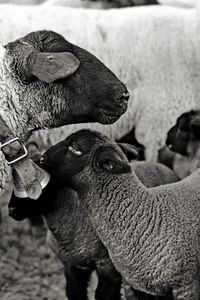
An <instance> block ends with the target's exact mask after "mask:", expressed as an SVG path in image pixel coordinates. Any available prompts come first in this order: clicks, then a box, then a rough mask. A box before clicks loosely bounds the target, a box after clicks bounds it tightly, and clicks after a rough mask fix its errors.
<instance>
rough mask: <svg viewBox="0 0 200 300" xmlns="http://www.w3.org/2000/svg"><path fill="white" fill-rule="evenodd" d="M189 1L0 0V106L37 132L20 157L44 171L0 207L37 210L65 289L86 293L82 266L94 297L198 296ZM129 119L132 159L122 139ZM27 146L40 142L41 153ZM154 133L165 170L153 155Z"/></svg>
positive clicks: (199, 237) (195, 55) (20, 213)
mask: <svg viewBox="0 0 200 300" xmlns="http://www.w3.org/2000/svg"><path fill="white" fill-rule="evenodd" d="M160 2H162V1H160ZM163 2H164V0H163ZM191 7H192V8H190V9H188V8H187V9H186V8H177V7H170V6H164V5H163V6H162V5H160V6H159V5H158V6H148V7H138V8H137V7H134V8H124V9H118V10H116V9H110V10H89V9H88V10H87V9H82V8H79V9H75V8H67V7H62V5H61V6H57V5H55V6H54V4H52V3H45V4H43V5H40V6H21V7H18V6H14V5H1V9H0V22H1V24H2V26H3V28H5V30H2V31H1V32H0V43H1V44H2V45H3V44H5V45H4V46H1V47H0V78H1V84H0V90H1V96H0V103H1V108H0V116H1V118H2V119H3V121H4V122H5V123H6V125H7V126H8V127H9V128H10V129H11V130H12V132H13V134H15V135H16V136H18V137H19V138H20V140H21V141H22V142H26V141H27V140H28V138H29V137H30V136H31V134H32V133H33V132H34V131H37V132H36V133H35V134H34V135H33V136H32V137H31V141H33V140H34V141H37V142H36V143H35V142H30V143H33V144H32V146H33V153H32V154H29V155H30V158H32V159H33V160H34V161H35V163H34V162H32V165H33V166H34V167H35V168H37V165H38V164H39V166H40V167H42V168H43V169H44V170H45V171H46V172H48V173H49V174H50V176H51V177H50V180H49V182H46V183H45V185H44V186H43V192H42V194H41V196H40V197H39V199H38V200H33V199H31V198H30V197H28V195H27V194H26V195H25V196H23V197H22V198H21V197H20V196H19V195H20V193H18V194H17V193H13V194H12V197H11V200H10V202H9V215H10V216H11V217H12V218H14V219H15V220H23V219H25V218H30V217H33V216H37V215H43V218H44V220H45V223H46V225H47V228H48V232H47V242H48V244H49V246H50V248H52V250H53V251H54V252H55V253H56V255H57V256H58V258H59V259H60V260H61V262H62V263H63V266H64V273H65V277H66V282H67V285H66V295H67V297H68V299H69V300H78V299H83V300H85V299H88V296H87V288H88V281H89V278H90V276H91V273H92V272H93V271H96V273H97V276H98V284H97V288H96V291H95V298H96V299H99V300H103V299H113V300H114V299H121V288H122V287H123V290H124V293H125V295H124V297H125V298H126V299H127V300H131V299H133V300H137V299H154V298H156V299H157V298H159V299H160V298H161V299H163V298H165V299H175V300H179V299H182V300H199V299H200V276H199V273H200V259H199V250H200V216H199V211H200V196H199V195H200V171H199V161H200V157H199V151H200V150H199V149H200V147H199V145H200V101H199V99H198V95H199V92H200V90H199V79H200V75H199V65H200V64H199V46H200V40H199V38H198V35H199V32H200V1H199V0H198V1H196V4H195V2H193V4H192V5H191ZM11 15H12V18H10V16H11ZM77 20H79V22H77ZM44 29H45V30H44ZM29 32H31V33H29ZM56 32H59V34H58V33H56ZM16 38H17V40H15V39H16ZM13 40H14V41H13ZM11 41H13V42H11ZM77 45H78V46H77ZM79 46H80V47H82V48H80V47H79ZM93 54H94V55H95V56H94V55H93ZM97 57H98V58H97ZM102 62H103V63H102ZM104 63H105V65H104ZM126 87H127V88H126ZM128 91H129V92H130V95H129V92H128ZM129 96H130V99H129ZM128 99H129V100H128ZM89 122H91V123H89ZM95 122H97V123H95ZM78 123H82V124H78ZM83 123H84V124H83ZM69 124H72V125H69ZM63 125H67V126H64V127H62V128H57V129H53V130H48V131H47V130H46V129H47V128H48V129H50V128H54V127H60V126H63ZM83 128H84V129H83ZM44 129H45V130H44ZM133 129H134V134H135V136H133V140H135V139H136V140H137V142H139V143H140V144H141V145H142V146H143V147H144V149H145V151H144V155H145V159H146V160H145V161H142V162H140V161H136V160H137V159H138V151H137V149H136V148H135V147H134V146H133V145H128V144H124V143H121V142H120V139H123V137H124V136H125V135H127V134H129V133H130V132H131V133H132V132H133ZM38 130H39V131H38ZM41 130H42V131H41ZM66 137H67V138H66ZM5 138H7V136H5V132H3V133H1V134H0V140H1V143H2V140H4V139H5ZM114 140H117V142H115V141H114ZM57 142H58V143H57ZM38 144H39V147H40V148H42V149H44V148H47V147H49V146H51V147H50V148H49V149H48V150H47V151H46V152H45V154H44V155H43V156H42V154H41V152H40V151H39V149H38ZM165 144H167V145H168V147H169V148H170V149H171V150H172V151H173V152H174V153H176V154H173V163H172V164H171V163H170V165H171V166H172V169H173V170H172V169H170V168H168V167H167V166H165V165H163V164H161V163H158V162H157V161H158V159H159V150H160V149H162V148H164V147H165ZM52 145H54V146H52ZM0 155H1V162H0V173H1V184H0V189H1V191H0V192H1V193H2V192H3V191H4V190H5V189H6V187H7V184H8V183H9V181H10V178H11V168H10V167H9V166H8V164H7V162H6V160H5V158H4V156H3V153H2V152H1V153H0ZM39 160H40V163H39ZM180 179H181V180H180ZM16 188H17V187H15V189H16Z"/></svg>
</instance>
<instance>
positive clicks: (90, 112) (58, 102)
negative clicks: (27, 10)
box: [0, 31, 129, 132]
mask: <svg viewBox="0 0 200 300" xmlns="http://www.w3.org/2000/svg"><path fill="white" fill-rule="evenodd" d="M2 64H3V68H4V70H3V71H2V72H1V73H0V75H1V77H3V74H4V77H6V78H4V83H5V85H6V84H7V85H8V84H9V86H10V87H11V89H10V90H11V91H10V94H9V95H8V96H7V97H6V100H5V101H4V102H5V103H3V104H4V105H7V111H8V112H9V113H10V114H12V111H11V108H13V104H14V107H15V106H16V107H15V109H16V110H17V112H16V113H15V116H14V118H13V119H14V120H15V119H17V118H18V121H19V123H20V125H23V124H24V125H25V124H26V126H27V124H28V126H29V128H27V131H30V130H32V131H33V130H34V129H36V128H35V127H37V129H38V128H43V127H49V128H51V127H56V126H61V125H65V124H70V123H81V122H83V123H84V122H100V123H103V124H109V123H113V122H115V121H116V120H117V119H118V118H119V117H120V116H121V115H122V114H123V113H124V112H125V111H126V109H127V102H128V98H129V93H128V91H127V89H126V87H125V85H124V84H123V83H122V82H121V81H119V80H118V79H117V77H116V76H115V75H114V74H113V73H112V72H111V71H110V70H109V69H108V68H107V67H106V66H105V65H104V64H103V63H102V62H101V61H100V60H98V59H97V58H96V57H95V56H94V55H92V54H91V53H89V52H88V51H86V50H84V49H82V48H79V47H77V46H75V45H73V44H71V43H69V42H68V41H66V40H65V39H64V37H62V36H61V35H59V34H57V33H55V32H52V31H37V32H32V33H30V34H28V35H26V36H25V37H23V38H20V39H18V40H16V41H14V42H10V43H8V44H7V45H6V46H5V53H4V57H3V61H2ZM5 70H6V72H5ZM4 92H5V89H4ZM11 98H12V100H11ZM9 101H10V102H11V103H8V102H9ZM2 102H3V101H2ZM8 106H9V108H8ZM5 111H6V109H5ZM19 116H20V117H19ZM16 126H17V125H15V127H16ZM18 127H20V126H18ZM18 132H19V130H18Z"/></svg>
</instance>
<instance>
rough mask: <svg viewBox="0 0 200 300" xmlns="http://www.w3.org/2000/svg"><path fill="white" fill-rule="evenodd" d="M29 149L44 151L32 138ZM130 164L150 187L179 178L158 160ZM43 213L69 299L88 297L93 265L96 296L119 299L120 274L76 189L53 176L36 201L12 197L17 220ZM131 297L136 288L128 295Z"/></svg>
mask: <svg viewBox="0 0 200 300" xmlns="http://www.w3.org/2000/svg"><path fill="white" fill-rule="evenodd" d="M118 145H119V146H120V147H121V149H122V150H123V152H124V153H125V154H126V156H127V155H128V156H129V157H130V158H132V159H133V158H137V155H138V154H137V152H136V150H135V148H134V147H130V146H129V145H127V144H118ZM61 147H62V144H61ZM27 149H29V156H30V158H32V159H33V160H34V161H39V158H40V156H41V154H40V152H39V150H38V146H37V144H35V143H32V142H31V143H29V144H28V145H27ZM131 166H132V168H133V170H135V172H136V174H137V176H138V177H139V178H140V180H141V181H142V182H143V183H144V184H145V185H146V186H147V187H149V186H156V185H161V184H166V183H170V182H175V181H177V180H178V178H177V176H176V175H175V174H174V173H173V171H171V170H170V169H168V168H167V167H165V166H163V165H161V164H158V163H148V162H137V161H135V162H132V164H131ZM57 172H59V169H58V170H57ZM40 214H43V215H44V219H45V222H46V224H47V226H48V228H49V231H48V235H47V236H48V238H47V240H48V243H49V245H50V248H52V250H53V251H54V252H55V253H56V254H57V256H58V257H59V258H60V259H61V261H62V263H63V264H64V267H65V276H66V281H67V287H66V295H67V297H68V299H76V300H77V299H87V283H88V281H89V276H90V275H91V272H92V271H93V270H94V269H96V270H97V274H98V279H99V283H98V287H97V291H96V296H95V299H107V298H108V299H120V288H121V276H120V274H119V273H118V272H117V271H116V270H115V268H114V266H113V264H112V262H111V261H110V259H109V256H108V253H107V250H106V248H105V247H104V246H103V244H102V243H101V241H100V240H99V238H98V236H97V235H96V232H95V231H94V229H93V227H92V225H91V223H90V221H89V220H88V217H87V215H86V214H85V213H84V210H83V209H82V204H81V202H80V203H79V199H78V196H77V194H76V192H75V191H73V190H70V189H68V188H66V187H64V186H62V185H60V183H59V182H56V181H55V180H54V178H52V179H51V181H50V183H49V184H48V186H47V187H46V188H45V189H44V191H43V194H42V196H41V197H40V198H39V199H38V200H37V201H34V200H31V199H27V198H26V199H21V198H17V197H16V196H15V195H14V194H13V196H12V197H11V200H10V202H9V215H10V216H12V217H13V218H14V219H15V220H22V219H24V218H26V217H29V218H30V217H31V218H32V217H34V216H36V215H40ZM72 224H74V225H75V226H73V225H72ZM77 287H79V289H78V290H77ZM105 289H106V291H105ZM126 294H127V291H126ZM132 297H133V291H131V296H130V295H129V297H127V298H128V299H129V298H130V299H132ZM143 299H146V296H144V295H143Z"/></svg>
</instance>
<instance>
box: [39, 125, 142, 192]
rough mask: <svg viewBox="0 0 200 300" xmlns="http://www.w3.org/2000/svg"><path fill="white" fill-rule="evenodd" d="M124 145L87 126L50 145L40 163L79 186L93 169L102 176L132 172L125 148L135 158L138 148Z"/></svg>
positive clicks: (71, 185) (62, 179)
mask: <svg viewBox="0 0 200 300" xmlns="http://www.w3.org/2000/svg"><path fill="white" fill-rule="evenodd" d="M130 147H131V148H130ZM124 148H126V145H125V146H124V145H123V146H122V145H121V144H119V145H118V144H117V143H115V142H114V141H112V140H110V139H109V138H108V137H106V136H104V135H102V134H101V133H99V132H96V131H91V130H86V129H84V130H80V131H77V132H76V133H74V134H72V135H70V136H69V137H68V138H66V139H65V140H64V141H62V142H60V143H58V144H56V145H55V146H53V147H51V148H49V149H48V150H47V151H46V153H45V154H44V155H43V157H42V160H41V166H42V167H43V168H44V169H45V170H47V171H48V172H50V174H51V175H53V176H54V177H55V178H57V179H59V180H60V181H61V182H62V184H64V185H66V186H68V187H71V188H74V189H75V190H76V189H77V186H79V187H80V184H82V183H84V182H85V180H88V174H91V175H92V172H93V171H94V172H95V173H97V174H99V175H100V176H102V174H103V176H104V175H105V174H106V173H107V174H108V175H109V174H111V173H112V174H118V173H127V172H130V171H131V167H130V165H129V163H128V160H127V158H126V156H125V154H124V152H126V154H127V153H129V154H130V153H132V158H133V157H134V158H137V157H138V152H137V150H136V148H135V147H133V146H130V145H129V148H126V150H125V149H124ZM86 169H87V171H85V170H86ZM86 174H87V176H86ZM89 176H90V175H89Z"/></svg>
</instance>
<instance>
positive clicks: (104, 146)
mask: <svg viewBox="0 0 200 300" xmlns="http://www.w3.org/2000/svg"><path fill="white" fill-rule="evenodd" d="M72 149H73V150H72ZM43 166H45V168H46V169H48V170H49V171H50V172H51V174H53V175H55V176H56V173H57V170H58V169H59V176H58V178H57V179H59V180H60V182H62V183H63V184H65V185H66V186H68V187H71V188H73V189H75V190H76V191H77V193H78V195H79V199H80V202H82V209H83V210H84V213H86V214H87V215H88V217H89V219H90V221H91V223H92V225H93V227H94V229H95V230H96V232H97V234H98V236H99V238H100V239H101V240H102V242H103V243H104V245H105V246H106V248H107V249H108V253H109V256H110V258H111V260H112V262H113V264H114V266H115V267H116V269H117V270H118V271H119V272H120V273H121V274H122V276H123V277H124V279H125V280H126V281H127V282H128V283H129V284H130V285H131V286H132V287H133V288H134V289H136V290H139V291H143V292H146V293H148V294H151V295H159V296H161V295H167V294H169V295H173V297H174V299H184V300H186V299H187V300H188V299H190V300H197V299H199V297H200V289H199V286H200V283H199V280H200V278H199V271H200V260H199V250H200V240H199V232H200V214H199V212H200V170H197V171H195V172H194V173H193V174H192V175H190V176H188V177H187V178H186V179H184V180H182V181H180V182H177V183H172V184H167V185H163V186H159V187H154V188H146V187H145V186H144V185H143V184H142V183H141V181H140V180H139V179H138V178H137V176H136V175H135V173H134V172H133V170H131V166H130V164H129V163H128V160H127V158H126V157H125V155H124V154H123V152H122V151H121V150H120V148H119V147H118V145H117V144H116V143H115V142H113V141H112V140H110V139H109V138H107V137H106V136H103V135H102V134H100V133H97V132H92V131H89V130H82V131H79V132H77V133H75V134H72V135H70V136H69V137H68V138H67V139H66V140H65V141H64V142H62V144H58V145H56V146H54V147H52V148H50V149H49V150H48V151H47V152H46V155H45V156H44V160H43Z"/></svg>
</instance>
